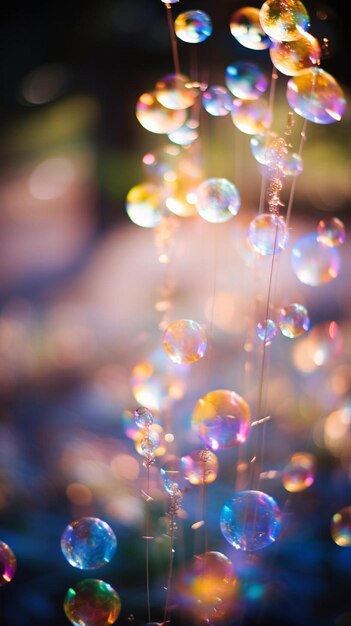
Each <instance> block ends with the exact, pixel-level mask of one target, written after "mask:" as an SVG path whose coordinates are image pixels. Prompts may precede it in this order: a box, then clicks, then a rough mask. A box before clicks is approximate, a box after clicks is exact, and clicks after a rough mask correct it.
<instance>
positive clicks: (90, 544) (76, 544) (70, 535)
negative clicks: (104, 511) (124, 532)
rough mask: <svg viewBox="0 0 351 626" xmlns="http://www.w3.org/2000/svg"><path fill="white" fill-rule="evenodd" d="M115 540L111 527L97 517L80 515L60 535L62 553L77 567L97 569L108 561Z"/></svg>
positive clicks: (114, 545)
mask: <svg viewBox="0 0 351 626" xmlns="http://www.w3.org/2000/svg"><path fill="white" fill-rule="evenodd" d="M116 547H117V540H116V536H115V533H114V532H113V530H112V528H110V526H109V525H108V524H107V523H106V522H104V521H103V520H101V519H98V518H97V517H82V518H81V519H78V520H75V521H74V522H71V524H69V525H68V526H67V527H66V528H65V530H64V532H63V534H62V537H61V550H62V554H63V556H64V557H65V559H67V561H68V562H69V564H70V565H72V566H73V567H78V568H79V569H98V568H99V567H103V566H104V565H106V563H109V562H110V561H111V559H112V557H113V555H114V553H115V551H116Z"/></svg>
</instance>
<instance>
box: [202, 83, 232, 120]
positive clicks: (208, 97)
mask: <svg viewBox="0 0 351 626" xmlns="http://www.w3.org/2000/svg"><path fill="white" fill-rule="evenodd" d="M202 104H203V106H204V108H205V109H206V111H207V113H210V115H214V116H217V117H219V116H224V115H228V113H230V111H231V110H232V108H233V98H232V96H231V95H230V93H229V91H228V90H227V89H226V88H225V87H221V86H220V85H213V86H212V87H208V89H206V91H205V92H204V93H203V94H202Z"/></svg>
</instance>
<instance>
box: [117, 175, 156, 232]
mask: <svg viewBox="0 0 351 626" xmlns="http://www.w3.org/2000/svg"><path fill="white" fill-rule="evenodd" d="M163 208H164V190H163V189H162V188H161V187H159V186H158V185H154V184H153V183H141V184H140V185H135V186H134V187H132V188H131V190H130V191H129V192H128V194H127V198H126V210H127V213H128V217H129V218H130V219H131V220H132V222H134V224H137V226H143V228H153V227H154V226H158V224H160V223H161V220H162V210H163Z"/></svg>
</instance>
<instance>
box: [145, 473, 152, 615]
mask: <svg viewBox="0 0 351 626" xmlns="http://www.w3.org/2000/svg"><path fill="white" fill-rule="evenodd" d="M149 491H150V466H149V465H148V466H147V483H146V492H147V495H148V496H149V495H150V494H149ZM145 515H146V524H145V526H146V539H145V541H146V555H145V561H146V602H147V615H148V621H149V623H150V622H151V606H150V575H149V536H150V502H149V499H147V500H146V511H145Z"/></svg>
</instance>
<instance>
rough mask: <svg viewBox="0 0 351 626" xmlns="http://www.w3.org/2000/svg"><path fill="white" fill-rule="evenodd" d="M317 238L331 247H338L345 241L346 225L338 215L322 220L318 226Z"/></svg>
mask: <svg viewBox="0 0 351 626" xmlns="http://www.w3.org/2000/svg"><path fill="white" fill-rule="evenodd" d="M317 235H318V236H317V239H318V241H319V243H323V244H324V245H325V246H329V247H330V248H337V247H339V246H341V245H342V244H343V243H345V239H346V233H345V225H344V223H343V222H342V221H341V220H339V219H338V218H337V217H329V218H328V217H327V218H325V219H323V220H320V222H319V224H318V227H317Z"/></svg>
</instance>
